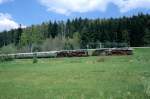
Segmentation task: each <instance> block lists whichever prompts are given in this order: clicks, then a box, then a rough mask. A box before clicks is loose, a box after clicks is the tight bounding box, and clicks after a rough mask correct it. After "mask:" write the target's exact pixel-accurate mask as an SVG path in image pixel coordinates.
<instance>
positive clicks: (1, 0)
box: [0, 0, 13, 4]
mask: <svg viewBox="0 0 150 99" xmlns="http://www.w3.org/2000/svg"><path fill="white" fill-rule="evenodd" d="M8 1H13V0H0V4H2V3H5V2H8Z"/></svg>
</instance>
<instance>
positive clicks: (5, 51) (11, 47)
mask: <svg viewBox="0 0 150 99" xmlns="http://www.w3.org/2000/svg"><path fill="white" fill-rule="evenodd" d="M16 52H17V49H16V47H15V46H14V45H12V44H10V45H7V46H4V47H2V48H1V52H0V54H11V53H16Z"/></svg>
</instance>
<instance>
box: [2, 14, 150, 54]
mask: <svg viewBox="0 0 150 99" xmlns="http://www.w3.org/2000/svg"><path fill="white" fill-rule="evenodd" d="M99 42H101V43H106V44H109V43H114V44H117V43H126V44H128V45H129V46H132V47H142V46H149V45H150V15H149V14H143V13H139V14H138V15H134V16H131V17H125V16H124V17H120V18H108V19H100V18H98V19H88V18H84V19H83V18H81V17H80V18H74V19H68V20H66V21H49V22H43V23H42V24H38V25H32V26H28V27H26V28H21V25H20V28H18V29H12V30H10V31H3V32H1V33H0V47H1V51H7V52H9V53H10V52H12V53H15V52H32V51H52V50H70V49H85V48H87V45H88V44H90V43H99Z"/></svg>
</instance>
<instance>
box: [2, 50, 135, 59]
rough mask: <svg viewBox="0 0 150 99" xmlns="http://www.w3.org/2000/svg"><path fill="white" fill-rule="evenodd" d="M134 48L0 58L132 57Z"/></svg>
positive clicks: (57, 52)
mask: <svg viewBox="0 0 150 99" xmlns="http://www.w3.org/2000/svg"><path fill="white" fill-rule="evenodd" d="M132 54H133V49H132V48H101V49H79V50H61V51H47V52H32V53H16V54H1V55H0V56H6V55H7V56H9V57H13V58H15V59H27V58H33V57H34V56H36V57H37V58H57V57H88V56H102V55H105V56H108V55H132Z"/></svg>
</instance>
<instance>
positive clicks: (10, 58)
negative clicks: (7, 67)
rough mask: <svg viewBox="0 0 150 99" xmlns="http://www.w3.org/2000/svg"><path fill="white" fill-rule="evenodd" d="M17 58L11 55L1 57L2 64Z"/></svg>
mask: <svg viewBox="0 0 150 99" xmlns="http://www.w3.org/2000/svg"><path fill="white" fill-rule="evenodd" d="M14 59H15V58H14V57H13V56H9V55H1V56H0V62H6V61H13V60H14Z"/></svg>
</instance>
